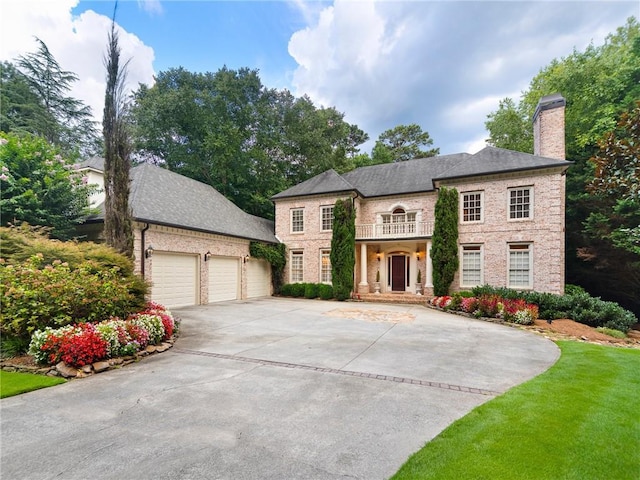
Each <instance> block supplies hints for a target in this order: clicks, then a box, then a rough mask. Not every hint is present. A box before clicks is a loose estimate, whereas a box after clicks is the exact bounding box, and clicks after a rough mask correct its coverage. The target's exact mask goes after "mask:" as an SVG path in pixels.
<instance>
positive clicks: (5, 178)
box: [0, 173, 9, 181]
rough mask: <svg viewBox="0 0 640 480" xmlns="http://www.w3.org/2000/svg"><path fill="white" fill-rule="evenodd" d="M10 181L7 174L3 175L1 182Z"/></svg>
mask: <svg viewBox="0 0 640 480" xmlns="http://www.w3.org/2000/svg"><path fill="white" fill-rule="evenodd" d="M8 179H9V177H8V176H7V175H6V174H4V173H3V174H2V175H0V180H4V181H6V180H8Z"/></svg>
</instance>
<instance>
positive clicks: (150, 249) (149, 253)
mask: <svg viewBox="0 0 640 480" xmlns="http://www.w3.org/2000/svg"><path fill="white" fill-rule="evenodd" d="M152 256H153V245H149V246H148V247H147V249H146V250H145V251H144V258H151V257H152Z"/></svg>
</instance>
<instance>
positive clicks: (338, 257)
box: [329, 198, 356, 300]
mask: <svg viewBox="0 0 640 480" xmlns="http://www.w3.org/2000/svg"><path fill="white" fill-rule="evenodd" d="M333 219H334V220H333V236H332V237H331V253H330V255H329V257H330V260H331V281H332V283H333V295H334V296H335V297H336V299H338V300H347V299H348V298H349V297H350V296H351V292H352V291H353V269H354V267H355V265H356V254H355V252H356V211H355V207H354V206H353V202H352V200H351V199H350V198H345V199H338V200H337V201H336V203H335V206H334V207H333Z"/></svg>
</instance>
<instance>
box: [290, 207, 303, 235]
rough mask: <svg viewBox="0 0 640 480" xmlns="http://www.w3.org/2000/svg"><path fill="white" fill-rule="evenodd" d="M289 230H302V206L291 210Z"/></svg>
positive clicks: (299, 231)
mask: <svg viewBox="0 0 640 480" xmlns="http://www.w3.org/2000/svg"><path fill="white" fill-rule="evenodd" d="M291 231H292V232H294V233H301V232H304V208H294V209H293V210H291Z"/></svg>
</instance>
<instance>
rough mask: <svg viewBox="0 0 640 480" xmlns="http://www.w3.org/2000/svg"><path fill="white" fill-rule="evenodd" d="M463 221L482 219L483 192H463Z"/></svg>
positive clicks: (479, 220) (478, 220)
mask: <svg viewBox="0 0 640 480" xmlns="http://www.w3.org/2000/svg"><path fill="white" fill-rule="evenodd" d="M462 221H463V222H481V221H482V192H467V193H463V194H462Z"/></svg>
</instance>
